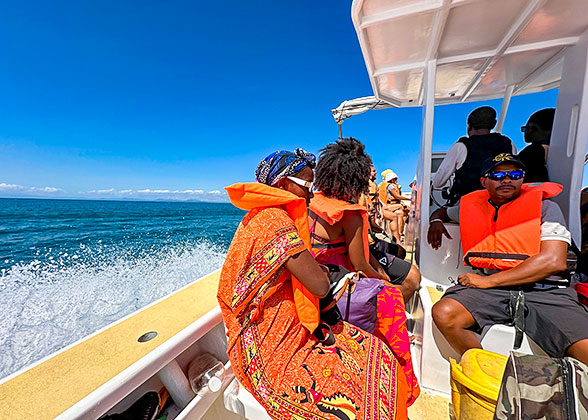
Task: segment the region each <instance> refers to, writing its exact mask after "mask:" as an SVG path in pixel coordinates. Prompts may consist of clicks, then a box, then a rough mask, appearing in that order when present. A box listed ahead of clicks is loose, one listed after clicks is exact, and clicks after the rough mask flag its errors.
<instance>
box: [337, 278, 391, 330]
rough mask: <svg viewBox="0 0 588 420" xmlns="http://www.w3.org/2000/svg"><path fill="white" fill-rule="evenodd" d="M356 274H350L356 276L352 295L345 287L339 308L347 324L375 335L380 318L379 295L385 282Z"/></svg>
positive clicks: (339, 301) (338, 303) (338, 302)
mask: <svg viewBox="0 0 588 420" xmlns="http://www.w3.org/2000/svg"><path fill="white" fill-rule="evenodd" d="M355 274H356V273H350V274H348V275H352V276H354V278H353V282H354V284H353V285H352V286H351V293H350V294H349V290H348V287H345V289H346V290H345V292H344V293H343V295H342V296H341V298H340V299H339V300H338V301H337V307H338V308H339V311H341V315H342V316H343V319H344V320H345V321H346V322H349V323H350V324H352V325H355V326H356V327H359V328H361V329H362V330H364V331H367V332H369V333H372V334H373V332H374V330H375V329H376V322H377V318H378V293H380V292H381V291H382V289H383V288H384V282H383V281H382V280H381V279H374V278H366V277H360V276H358V275H355Z"/></svg>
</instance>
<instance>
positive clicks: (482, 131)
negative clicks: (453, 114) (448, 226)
mask: <svg viewBox="0 0 588 420" xmlns="http://www.w3.org/2000/svg"><path fill="white" fill-rule="evenodd" d="M467 124H468V125H467V133H468V136H467V137H461V138H460V139H459V140H458V141H457V143H455V144H454V145H453V146H451V147H450V148H449V150H448V152H447V155H445V158H444V159H443V162H441V165H440V166H439V169H438V170H437V172H436V173H435V175H434V176H433V178H432V183H433V188H441V187H443V186H444V185H445V183H446V182H447V181H448V180H449V178H450V177H451V175H453V174H455V178H454V180H453V184H452V185H451V188H450V190H449V196H450V197H449V200H448V202H447V204H448V205H453V204H455V203H457V202H458V201H459V199H460V198H461V197H462V196H464V195H466V194H467V193H470V192H472V191H476V190H479V189H482V186H481V185H480V181H479V179H480V172H482V164H483V162H484V160H486V159H489V158H490V159H491V158H493V157H494V156H496V155H498V154H500V153H513V154H516V152H517V150H516V147H515V145H514V144H513V142H512V141H511V139H509V138H508V137H506V136H503V135H502V134H500V133H492V132H491V130H492V129H493V128H494V127H495V126H496V111H495V110H494V108H492V107H489V106H483V107H480V108H476V109H474V110H473V111H472V112H471V113H470V115H468V120H467Z"/></svg>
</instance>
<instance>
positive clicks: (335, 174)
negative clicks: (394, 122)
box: [308, 138, 421, 403]
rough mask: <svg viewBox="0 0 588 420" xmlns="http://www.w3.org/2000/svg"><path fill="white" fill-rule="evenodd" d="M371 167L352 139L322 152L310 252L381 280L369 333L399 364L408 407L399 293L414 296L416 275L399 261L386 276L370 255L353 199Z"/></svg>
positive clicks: (363, 215) (410, 375) (362, 212)
mask: <svg viewBox="0 0 588 420" xmlns="http://www.w3.org/2000/svg"><path fill="white" fill-rule="evenodd" d="M371 164H372V160H371V158H370V157H369V155H367V154H366V153H365V148H364V145H363V144H362V143H361V142H360V141H358V140H356V139H354V138H346V139H339V140H337V141H336V142H335V143H331V144H329V145H327V146H326V147H325V148H324V149H322V151H321V155H320V158H319V162H318V165H317V168H316V187H317V189H318V190H319V191H318V192H316V193H315V194H314V196H313V198H312V200H311V202H310V211H309V217H308V219H309V223H310V232H311V244H312V245H311V246H312V252H313V255H314V257H315V259H316V260H317V261H318V262H319V263H321V264H334V265H341V266H343V267H345V268H346V269H347V270H349V271H361V272H363V273H364V274H365V275H366V276H367V277H371V278H379V279H382V280H383V281H384V283H385V286H384V287H383V289H382V291H381V292H380V293H379V294H378V298H377V299H378V300H377V311H378V313H377V323H376V326H375V330H374V334H375V335H376V336H378V337H380V338H381V339H383V340H384V341H385V342H386V343H387V344H388V346H389V347H390V348H391V349H392V351H393V352H394V354H395V355H396V357H397V359H398V360H399V361H400V363H401V364H402V366H403V368H404V370H405V373H406V376H407V379H408V382H409V385H410V386H411V393H412V395H411V397H410V403H412V402H413V401H414V400H415V399H416V397H417V396H418V394H419V392H420V389H419V386H418V382H417V380H416V377H415V375H414V372H413V369H412V361H411V356H410V342H409V339H408V333H407V331H406V314H405V309H404V298H403V295H404V296H406V297H407V298H410V297H411V296H412V295H413V293H414V292H415V290H417V289H418V287H419V283H420V277H421V276H420V273H419V271H418V269H417V268H416V267H415V266H413V265H412V264H410V263H409V262H407V261H404V260H403V259H401V258H395V259H394V260H393V261H392V262H391V263H389V265H388V272H386V271H385V270H384V268H383V267H382V266H381V265H380V263H379V262H378V261H377V259H376V258H375V257H374V256H373V255H372V254H371V253H370V251H369V242H368V229H369V221H368V215H367V210H366V209H365V207H363V206H362V205H360V204H358V200H359V197H360V195H361V194H362V193H363V192H364V191H366V190H367V189H368V187H369V178H370V172H371Z"/></svg>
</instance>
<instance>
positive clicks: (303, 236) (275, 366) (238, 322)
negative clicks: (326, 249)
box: [218, 149, 409, 420]
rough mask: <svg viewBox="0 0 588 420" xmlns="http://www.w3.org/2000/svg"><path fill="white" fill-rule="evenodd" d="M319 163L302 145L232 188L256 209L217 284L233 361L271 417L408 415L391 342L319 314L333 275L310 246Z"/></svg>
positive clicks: (234, 198)
mask: <svg viewBox="0 0 588 420" xmlns="http://www.w3.org/2000/svg"><path fill="white" fill-rule="evenodd" d="M313 167H314V156H313V155H311V154H309V153H306V152H304V151H302V150H301V149H296V152H294V153H291V152H285V151H280V152H276V153H273V154H271V155H270V156H268V157H267V158H266V159H265V160H264V161H262V162H261V163H260V165H259V166H258V168H257V171H256V175H257V180H258V183H249V184H235V185H232V186H230V187H227V191H228V193H229V198H230V199H231V202H232V203H233V204H234V205H236V206H237V207H239V208H242V209H245V210H249V212H248V213H247V215H246V216H245V217H244V218H243V221H242V222H241V224H240V225H239V227H238V229H237V232H236V233H235V237H234V238H233V242H232V243H231V246H230V248H229V251H228V254H227V258H226V260H225V264H224V266H223V269H222V272H221V278H220V283H219V291H218V301H219V305H220V307H221V310H222V314H223V319H224V322H225V325H226V327H227V335H228V355H229V359H230V361H231V364H232V366H233V369H234V372H235V375H236V377H237V379H238V380H239V382H240V383H241V385H242V386H244V387H245V388H247V390H248V391H249V392H251V394H252V395H253V396H254V397H255V398H256V399H257V401H259V403H261V404H262V405H263V406H264V408H265V409H266V410H267V412H268V414H269V415H270V416H271V417H272V418H275V419H298V420H301V419H334V420H335V419H341V420H342V419H345V420H354V419H357V420H359V419H365V420H371V419H376V418H377V419H406V418H407V414H406V401H407V398H408V392H409V390H408V386H407V384H406V378H405V374H404V371H403V370H402V368H401V367H400V366H399V364H398V362H397V360H396V359H395V357H394V355H393V353H392V352H391V351H390V350H389V349H388V348H387V347H386V345H385V344H384V343H383V342H382V341H381V340H379V339H377V338H376V337H374V336H372V335H371V334H368V333H365V332H363V331H362V330H360V329H358V328H355V327H353V326H351V325H349V324H346V323H344V322H341V321H340V322H338V323H337V324H336V325H334V326H331V327H330V328H329V326H327V325H325V324H323V323H321V322H320V314H319V311H318V298H320V297H323V296H325V295H326V294H327V291H328V286H329V280H328V277H327V275H326V274H325V272H324V271H323V270H322V269H321V267H320V266H319V265H318V263H316V261H315V260H314V259H313V258H312V255H311V254H310V252H309V244H310V239H309V231H308V219H307V216H306V206H307V200H308V199H309V198H310V197H311V196H312V193H311V191H310V188H311V185H312V181H313V178H314V174H313V171H312V168H313ZM313 332H314V333H313ZM319 332H321V333H319ZM316 336H324V337H326V339H325V340H323V341H320V340H318V339H317V338H316Z"/></svg>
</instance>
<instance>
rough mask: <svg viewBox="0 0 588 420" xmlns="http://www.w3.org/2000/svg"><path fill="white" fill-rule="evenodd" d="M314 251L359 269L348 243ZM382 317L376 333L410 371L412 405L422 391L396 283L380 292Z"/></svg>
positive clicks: (320, 257)
mask: <svg viewBox="0 0 588 420" xmlns="http://www.w3.org/2000/svg"><path fill="white" fill-rule="evenodd" d="M320 243H322V244H333V245H334V244H340V243H343V244H345V238H343V237H341V238H339V239H337V240H335V241H332V242H328V241H325V240H322V242H320ZM312 255H313V256H314V258H315V259H316V261H317V262H318V263H320V264H335V265H341V266H343V267H345V268H346V269H347V270H349V271H355V270H354V268H353V266H352V265H351V261H350V260H349V256H348V255H347V248H346V247H345V246H342V247H341V246H340V247H334V248H321V249H318V248H314V249H313V250H312ZM377 311H378V317H377V322H376V329H375V331H374V335H375V336H376V337H379V338H380V339H382V340H384V342H385V343H386V344H387V345H388V347H390V349H391V350H392V352H393V353H394V355H395V356H396V359H398V363H400V365H401V366H402V369H403V370H404V373H405V375H406V380H407V382H408V385H409V388H410V391H409V395H408V405H409V406H410V405H411V404H412V403H413V402H414V401H415V400H416V398H417V397H418V396H419V394H420V392H421V391H420V387H419V383H418V381H417V378H416V376H415V374H414V369H413V367H412V357H411V355H410V341H409V339H408V331H407V330H406V312H405V309H404V298H403V297H402V293H401V292H400V290H399V289H398V288H397V287H396V286H392V285H386V286H384V288H383V289H382V291H381V292H380V293H378V306H377Z"/></svg>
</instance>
